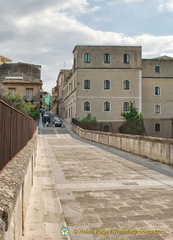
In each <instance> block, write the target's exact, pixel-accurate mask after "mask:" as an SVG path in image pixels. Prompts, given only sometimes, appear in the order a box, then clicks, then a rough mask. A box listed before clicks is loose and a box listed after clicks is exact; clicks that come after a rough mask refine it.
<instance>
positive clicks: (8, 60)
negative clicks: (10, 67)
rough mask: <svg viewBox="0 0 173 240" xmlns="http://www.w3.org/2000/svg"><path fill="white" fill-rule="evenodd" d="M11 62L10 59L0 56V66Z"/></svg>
mask: <svg viewBox="0 0 173 240" xmlns="http://www.w3.org/2000/svg"><path fill="white" fill-rule="evenodd" d="M11 62H12V60H11V59H9V58H7V57H4V56H2V55H0V65H1V64H3V63H11Z"/></svg>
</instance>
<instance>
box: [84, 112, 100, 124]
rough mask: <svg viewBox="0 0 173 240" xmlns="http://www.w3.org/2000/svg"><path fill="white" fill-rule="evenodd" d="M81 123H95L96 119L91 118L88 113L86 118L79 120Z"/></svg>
mask: <svg viewBox="0 0 173 240" xmlns="http://www.w3.org/2000/svg"><path fill="white" fill-rule="evenodd" d="M81 122H89V123H95V122H97V120H96V117H92V114H91V113H88V114H87V116H86V117H85V118H83V119H82V120H81Z"/></svg>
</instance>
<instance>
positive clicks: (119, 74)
mask: <svg viewBox="0 0 173 240" xmlns="http://www.w3.org/2000/svg"><path fill="white" fill-rule="evenodd" d="M141 51H142V48H141V46H75V48H74V50H73V61H74V63H73V67H72V69H71V70H61V71H60V73H59V75H58V79H57V86H58V89H59V115H60V117H62V118H65V119H67V120H69V121H70V120H71V118H76V119H82V118H84V117H85V116H86V115H87V114H88V113H91V114H92V116H95V117H96V119H97V121H101V122H107V121H114V122H116V121H121V120H122V117H121V112H123V111H128V110H129V105H130V102H133V103H134V104H135V106H136V107H137V108H138V110H139V112H142V113H143V115H144V118H145V119H146V129H147V131H150V132H153V133H152V135H156V136H160V135H161V126H159V124H161V122H159V121H158V120H159V119H162V125H163V123H165V119H166V120H169V121H171V124H170V125H171V126H172V120H171V118H172V116H173V108H172V102H173V95H172V92H171V91H172V89H173V58H169V57H166V56H164V57H160V58H154V59H142V56H141V54H142V52H141ZM151 119H154V120H156V121H153V125H152V126H151V125H150V123H149V121H151ZM163 120H164V121H163ZM168 125H169V124H167V126H168ZM158 130H159V131H158ZM162 130H163V128H162ZM167 132H170V129H169V130H164V133H165V134H167ZM162 133H163V131H162ZM171 134H172V128H171Z"/></svg>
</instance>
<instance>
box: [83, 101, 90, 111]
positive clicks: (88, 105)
mask: <svg viewBox="0 0 173 240" xmlns="http://www.w3.org/2000/svg"><path fill="white" fill-rule="evenodd" d="M90 109H91V104H90V102H88V101H86V102H84V111H85V112H90Z"/></svg>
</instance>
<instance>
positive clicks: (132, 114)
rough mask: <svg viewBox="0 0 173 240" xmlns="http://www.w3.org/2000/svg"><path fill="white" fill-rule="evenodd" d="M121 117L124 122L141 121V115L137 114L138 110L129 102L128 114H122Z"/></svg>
mask: <svg viewBox="0 0 173 240" xmlns="http://www.w3.org/2000/svg"><path fill="white" fill-rule="evenodd" d="M121 116H122V117H124V118H125V119H126V121H140V120H143V115H142V113H139V112H138V109H137V108H136V107H135V106H134V105H133V103H132V102H130V108H129V111H128V112H122V113H121Z"/></svg>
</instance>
